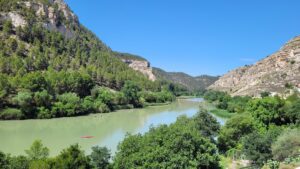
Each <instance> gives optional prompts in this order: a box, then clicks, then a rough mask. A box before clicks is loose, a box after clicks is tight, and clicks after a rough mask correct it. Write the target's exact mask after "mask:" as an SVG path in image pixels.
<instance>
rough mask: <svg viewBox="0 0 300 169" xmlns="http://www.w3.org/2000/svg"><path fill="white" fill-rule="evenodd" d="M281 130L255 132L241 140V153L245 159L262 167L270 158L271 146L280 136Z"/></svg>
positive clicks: (276, 128)
mask: <svg viewBox="0 0 300 169" xmlns="http://www.w3.org/2000/svg"><path fill="white" fill-rule="evenodd" d="M280 132H281V129H280V128H278V127H275V128H274V127H273V128H272V129H269V130H268V131H266V132H262V133H258V132H257V131H255V132H253V133H251V134H249V135H247V136H246V137H245V138H243V152H244V153H245V154H246V156H247V159H249V160H251V161H253V162H254V163H256V164H258V165H263V164H264V163H266V162H267V161H268V160H270V159H271V158H272V150H271V145H272V143H273V142H274V141H275V140H276V138H277V136H278V135H279V134H280Z"/></svg>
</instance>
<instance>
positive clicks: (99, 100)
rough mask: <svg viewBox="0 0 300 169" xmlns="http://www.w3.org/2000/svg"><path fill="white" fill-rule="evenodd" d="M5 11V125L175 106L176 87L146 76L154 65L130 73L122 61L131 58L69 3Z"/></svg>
mask: <svg viewBox="0 0 300 169" xmlns="http://www.w3.org/2000/svg"><path fill="white" fill-rule="evenodd" d="M0 11H1V12H0V119H25V118H53V117H63V116H77V115H83V114H88V113H97V112H108V111H111V110H114V109H118V108H120V107H141V106H143V105H144V103H146V102H157V103H159V102H166V101H171V100H172V99H173V93H170V92H169V91H168V89H169V87H168V85H170V84H166V83H163V84H162V83H161V82H160V81H153V80H155V79H153V78H152V79H151V77H150V76H148V75H147V72H148V73H152V71H150V72H149V70H148V69H150V67H149V66H148V62H147V63H144V62H146V61H144V60H143V59H142V58H139V59H138V60H139V62H138V63H137V64H136V62H134V64H133V65H129V66H128V64H126V63H124V60H123V61H122V59H120V57H124V58H127V59H128V58H130V55H129V54H121V53H118V52H114V51H112V50H111V49H110V48H109V47H108V46H106V45H105V44H104V43H103V42H101V40H99V39H98V38H97V37H96V36H95V35H94V34H93V33H92V32H90V31H89V30H88V29H86V28H85V27H84V26H83V25H81V24H80V22H79V21H78V18H77V17H76V15H75V14H74V13H73V12H72V11H71V10H70V9H69V7H68V6H67V5H66V4H65V3H64V1H63V0H1V1H0ZM140 63H142V66H141V65H140ZM145 66H146V69H145V70H143V71H144V72H143V71H140V70H139V69H143V67H145ZM136 68H137V69H136ZM136 70H139V71H136ZM147 76H148V77H147ZM149 79H151V80H149ZM172 92H174V91H172Z"/></svg>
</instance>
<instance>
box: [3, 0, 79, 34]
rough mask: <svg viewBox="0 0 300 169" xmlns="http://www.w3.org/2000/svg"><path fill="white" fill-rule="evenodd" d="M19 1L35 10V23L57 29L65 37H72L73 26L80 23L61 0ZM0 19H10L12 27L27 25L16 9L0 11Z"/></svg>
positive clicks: (77, 25) (49, 28)
mask: <svg viewBox="0 0 300 169" xmlns="http://www.w3.org/2000/svg"><path fill="white" fill-rule="evenodd" d="M20 3H21V5H22V6H24V7H26V8H28V9H32V10H33V11H35V15H36V18H35V19H36V20H37V23H40V24H42V25H43V26H44V27H45V28H46V29H48V30H50V31H58V32H60V33H62V34H63V35H65V37H67V38H72V37H74V35H75V32H73V30H74V27H79V25H80V24H79V21H78V18H77V16H76V15H75V14H74V13H73V12H72V11H71V10H70V9H69V7H68V6H67V4H66V3H65V2H64V1H63V0H49V3H48V4H47V3H42V2H40V1H38V0H28V1H22V2H20ZM55 6H56V7H55ZM0 20H11V21H12V24H13V26H14V27H19V26H21V27H24V26H26V25H27V22H26V20H25V19H24V17H23V16H22V15H21V14H20V12H19V11H17V10H16V11H11V12H8V13H0ZM65 21H66V22H65Z"/></svg>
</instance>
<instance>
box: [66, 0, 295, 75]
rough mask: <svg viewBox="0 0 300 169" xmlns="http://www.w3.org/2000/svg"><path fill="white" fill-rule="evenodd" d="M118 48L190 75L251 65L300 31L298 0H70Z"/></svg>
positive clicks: (84, 19)
mask: <svg viewBox="0 0 300 169" xmlns="http://www.w3.org/2000/svg"><path fill="white" fill-rule="evenodd" d="M66 2H67V3H68V5H69V6H70V7H71V9H72V10H73V11H74V12H75V13H76V14H77V15H78V17H79V19H80V21H81V23H82V24H83V25H85V26H86V27H87V28H89V29H90V30H91V31H93V32H94V33H95V34H96V35H97V36H98V37H99V38H100V39H101V40H102V41H104V43H106V44H107V45H108V46H110V47H111V48H112V49H113V50H116V51H122V52H127V53H133V54H137V55H140V56H142V57H145V58H146V59H148V60H149V61H150V62H151V64H152V66H155V67H160V68H163V69H165V70H167V71H182V72H186V73H188V74H191V75H201V74H210V75H222V74H224V73H226V72H228V71H229V70H231V69H234V68H236V67H239V66H243V65H246V64H252V63H255V62H256V61H258V60H260V59H262V58H264V57H266V56H267V55H270V54H272V53H273V52H275V51H277V50H278V49H279V48H280V47H281V46H282V45H283V44H284V43H285V42H287V41H288V40H290V39H291V38H293V37H295V36H297V35H300V12H299V6H300V1H299V0H66Z"/></svg>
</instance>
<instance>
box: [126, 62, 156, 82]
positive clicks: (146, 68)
mask: <svg viewBox="0 0 300 169" xmlns="http://www.w3.org/2000/svg"><path fill="white" fill-rule="evenodd" d="M122 61H123V62H125V63H127V64H128V66H129V67H131V68H132V69H134V70H136V71H139V72H141V73H142V74H144V75H145V76H147V77H148V78H149V80H151V81H155V80H156V77H155V75H154V74H153V72H152V67H151V66H150V63H149V62H148V61H143V60H133V59H130V60H129V59H122Z"/></svg>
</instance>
